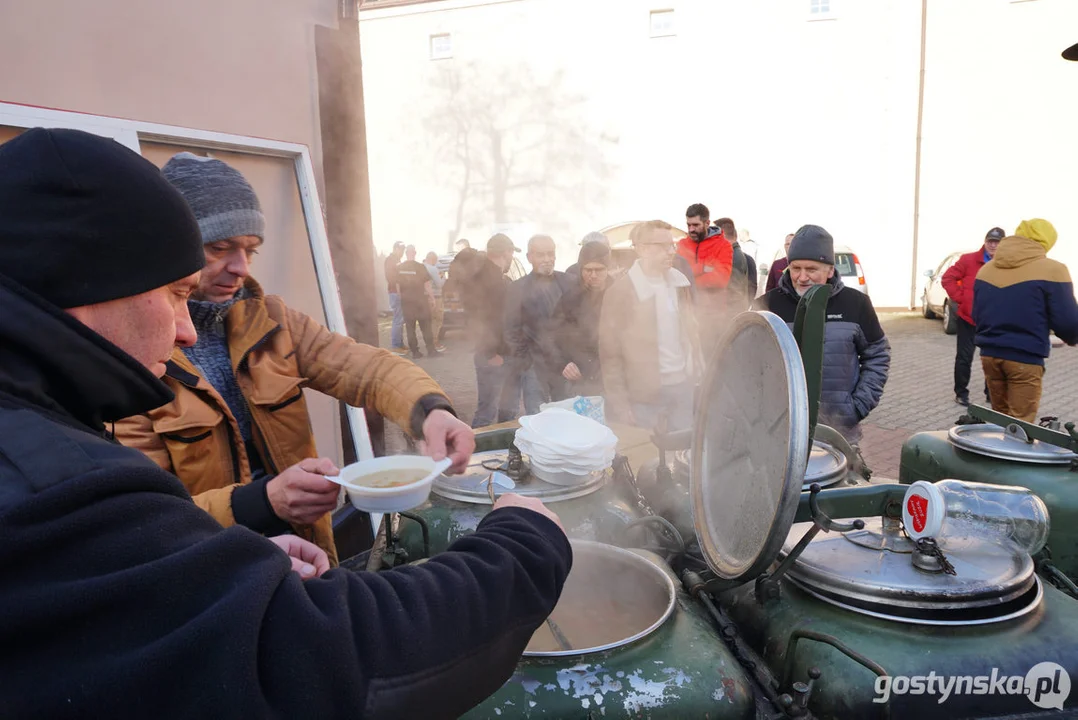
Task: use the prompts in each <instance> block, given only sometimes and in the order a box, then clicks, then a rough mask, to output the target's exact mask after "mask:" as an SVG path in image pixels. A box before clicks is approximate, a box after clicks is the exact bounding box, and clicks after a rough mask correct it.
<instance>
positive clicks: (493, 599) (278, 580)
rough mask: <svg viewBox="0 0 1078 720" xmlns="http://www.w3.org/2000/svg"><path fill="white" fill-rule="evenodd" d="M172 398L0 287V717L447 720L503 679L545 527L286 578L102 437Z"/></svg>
mask: <svg viewBox="0 0 1078 720" xmlns="http://www.w3.org/2000/svg"><path fill="white" fill-rule="evenodd" d="M169 396H170V393H169V391H168V390H167V388H166V387H165V386H164V385H163V384H162V383H160V382H159V381H158V380H157V379H156V378H154V377H153V376H152V375H151V374H150V373H148V372H147V371H146V370H144V369H143V368H142V367H141V366H140V365H138V364H137V363H136V362H135V361H134V360H133V359H132V358H131V357H129V356H127V355H126V354H124V353H123V352H121V351H120V350H119V349H117V348H116V347H115V346H113V345H111V344H110V343H108V342H107V341H105V340H104V339H103V338H101V337H100V336H98V335H96V334H95V333H93V332H91V331H90V330H88V329H87V328H85V327H84V326H82V325H81V324H79V323H78V322H76V321H75V320H73V319H72V318H70V317H69V316H67V315H66V314H64V313H62V312H60V311H59V310H57V309H56V308H54V307H52V306H51V305H48V304H47V303H45V302H44V301H42V300H41V299H40V298H38V297H36V296H34V295H32V294H30V293H28V292H27V291H25V290H23V289H21V288H19V287H18V286H16V285H15V284H14V283H12V282H10V281H9V280H6V279H4V278H3V277H2V276H0V578H3V580H2V582H0V647H2V648H3V651H2V652H0V715H2V716H3V717H4V718H155V719H156V720H160V719H161V718H170V717H175V718H211V717H212V718H222V719H223V718H262V717H312V718H314V717H317V718H336V717H341V718H344V717H348V718H450V717H456V716H458V715H460V714H461V713H463V712H464V711H466V710H467V709H468V708H470V707H472V706H473V705H475V704H476V703H478V702H480V701H481V700H482V699H483V698H485V697H486V696H487V695H489V694H490V693H492V692H493V691H495V690H496V689H497V688H498V687H499V686H500V685H501V684H502V683H503V682H504V681H505V680H507V679H508V678H509V676H510V675H511V673H512V671H513V668H514V667H515V664H516V662H517V659H518V657H519V655H520V653H521V652H522V651H523V649H524V647H525V645H526V643H527V641H528V639H529V637H530V636H531V634H532V632H533V631H534V630H535V629H536V628H537V627H538V626H539V624H540V623H542V621H543V619H544V618H545V617H546V616H547V614H548V613H549V612H550V611H551V609H552V608H553V607H554V604H555V603H556V601H557V598H558V596H559V594H560V592H561V587H562V584H563V582H564V580H565V577H566V575H567V574H568V572H569V568H570V565H571V562H572V559H571V550H570V547H569V544H568V541H567V540H566V539H565V537H564V535H563V534H562V533H561V532H560V531H559V530H558V529H557V527H556V526H555V525H554V524H553V523H552V522H550V521H549V520H547V519H546V518H544V517H542V516H540V515H538V514H537V513H533V512H530V511H527V510H521V509H502V510H498V511H496V512H493V513H491V514H490V515H488V516H487V518H486V519H485V520H484V521H483V522H482V523H481V524H480V525H479V528H478V529H477V531H476V532H475V533H474V534H472V535H469V536H467V537H465V538H463V539H461V540H459V541H458V542H456V543H454V545H453V546H452V547H451V548H450V550H449V551H448V552H446V553H443V554H442V555H440V556H438V557H436V558H434V559H433V560H431V561H430V562H428V563H426V564H425V565H422V566H420V567H406V568H400V569H397V570H392V571H389V572H383V573H351V572H348V571H346V570H341V569H337V570H332V571H330V572H328V573H326V574H325V575H324V576H323V577H322V578H320V579H317V580H309V581H307V582H302V581H300V579H299V576H298V575H296V574H295V573H292V572H291V571H290V565H289V561H288V558H287V557H286V556H285V554H284V553H283V552H281V551H280V550H279V549H278V548H277V547H276V546H275V545H273V544H272V543H270V542H269V541H268V540H266V539H264V538H262V537H260V536H258V535H257V534H255V533H253V532H251V531H250V530H247V529H245V528H242V527H239V526H235V527H230V528H228V529H227V530H226V529H222V528H221V526H220V525H218V524H217V522H216V521H214V520H213V519H212V518H211V517H210V516H209V515H208V514H206V513H204V512H202V511H201V510H199V509H198V508H197V507H196V506H195V505H194V503H192V502H191V499H190V497H189V496H188V494H187V492H186V491H185V490H184V488H183V486H182V485H181V484H180V482H179V481H178V480H177V479H176V478H175V477H173V476H172V475H170V474H169V473H167V472H164V471H163V470H161V469H159V468H158V467H157V466H156V465H154V464H153V463H152V462H150V461H149V460H147V459H146V458H145V457H143V456H142V454H141V453H139V452H138V451H136V450H130V449H127V448H124V447H122V446H120V445H119V444H117V443H115V442H114V441H113V440H112V439H111V437H110V436H109V435H108V433H107V432H106V429H105V427H106V424H107V423H108V422H110V421H113V420H114V419H117V418H122V417H125V416H127V415H131V414H134V413H140V412H144V411H146V410H148V409H150V408H152V407H155V406H157V405H160V404H163V403H164V402H166V401H167V400H168V399H169Z"/></svg>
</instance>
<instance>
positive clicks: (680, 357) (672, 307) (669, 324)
mask: <svg viewBox="0 0 1078 720" xmlns="http://www.w3.org/2000/svg"><path fill="white" fill-rule="evenodd" d="M647 279H648V282H649V283H651V286H652V287H653V288H654V289H655V318H656V320H657V321H658V326H659V327H658V338H659V374H660V376H661V377H662V384H663V385H670V384H673V383H677V382H681V381H682V380H684V376H685V373H686V371H687V366H686V358H685V345H684V343H682V339H681V320H680V319H679V317H678V298H677V288H675V287H673V286H672V285H670V284H669V283H667V282H666V276H665V275H660V276H659V277H648V278H647Z"/></svg>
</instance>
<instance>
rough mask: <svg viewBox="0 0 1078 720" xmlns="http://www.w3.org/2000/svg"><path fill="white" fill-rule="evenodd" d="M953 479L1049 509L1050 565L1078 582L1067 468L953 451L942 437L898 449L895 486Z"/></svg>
mask: <svg viewBox="0 0 1078 720" xmlns="http://www.w3.org/2000/svg"><path fill="white" fill-rule="evenodd" d="M945 479H954V480H967V481H970V482H983V483H991V484H993V485H1017V486H1021V487H1026V488H1029V489H1030V490H1032V491H1033V492H1034V493H1035V494H1036V495H1037V496H1038V497H1040V499H1041V500H1043V501H1044V504H1045V505H1047V506H1048V512H1049V515H1050V520H1051V525H1050V532H1049V535H1048V548H1049V550H1050V553H1051V560H1052V564H1053V565H1055V566H1056V567H1057V568H1058V569H1059V570H1060V571H1062V572H1063V573H1065V574H1066V575H1067V576H1068V577H1070V578H1072V579H1078V473H1075V472H1073V471H1072V470H1071V468H1070V465H1047V464H1031V463H1023V462H1017V461H1013V460H1006V459H1001V458H994V457H987V456H985V455H981V454H976V453H973V452H970V451H967V450H962V449H959V448H957V447H955V446H954V444H953V443H952V442H951V440H950V438H949V436H948V433H947V432H922V433H917V434H916V435H914V436H912V437H910V438H909V439H908V440H907V441H906V442H905V443H904V444H903V445H902V457H901V464H900V465H899V471H898V480H899V482H900V483H903V484H907V485H908V484H912V483H914V482H917V481H918V480H924V481H927V482H936V481H937V480H945Z"/></svg>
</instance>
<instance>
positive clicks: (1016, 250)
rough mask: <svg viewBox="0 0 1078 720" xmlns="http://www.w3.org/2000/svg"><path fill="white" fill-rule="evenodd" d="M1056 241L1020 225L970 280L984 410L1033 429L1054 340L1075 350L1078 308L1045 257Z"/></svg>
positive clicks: (1063, 276)
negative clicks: (987, 398) (986, 397)
mask: <svg viewBox="0 0 1078 720" xmlns="http://www.w3.org/2000/svg"><path fill="white" fill-rule="evenodd" d="M1057 237H1058V234H1057V233H1056V229H1055V228H1054V227H1053V226H1052V223H1050V222H1048V221H1047V220H1042V219H1040V218H1036V219H1033V220H1023V221H1022V223H1021V224H1020V225H1019V226H1018V228H1017V229H1016V230H1015V231H1014V235H1012V236H1010V237H1006V238H1003V240H1002V241H1001V242H1000V244H999V248H998V249H997V250H996V254H995V257H993V258H992V259H991V260H990V261H989V262H987V263H986V264H985V266H984V267H983V268H981V269H980V271H979V272H978V273H977V279H976V281H975V283H974V286H973V320H974V323H975V324H976V326H977V335H976V340H975V342H976V344H977V347H979V348H980V349H981V365H982V367H983V368H984V377H985V380H986V381H987V382H988V392H989V394H990V395H991V398H992V409H993V410H996V411H997V412H1001V413H1003V414H1004V415H1010V416H1011V417H1015V418H1018V419H1020V420H1025V421H1026V422H1036V420H1037V407H1038V406H1039V405H1040V400H1041V381H1042V378H1043V377H1044V359H1045V358H1046V357H1048V352H1049V350H1050V348H1051V345H1050V343H1049V339H1048V336H1049V333H1050V332H1054V333H1055V334H1056V336H1058V337H1059V338H1060V339H1061V340H1063V341H1064V342H1065V343H1067V344H1068V345H1074V344H1076V343H1078V303H1075V300H1074V286H1073V284H1072V283H1071V277H1070V273H1069V272H1068V271H1067V266H1066V265H1064V264H1063V263H1060V262H1056V261H1055V260H1049V259H1048V257H1047V253H1048V251H1049V250H1051V249H1052V247H1053V246H1054V245H1055V244H1056V239H1057Z"/></svg>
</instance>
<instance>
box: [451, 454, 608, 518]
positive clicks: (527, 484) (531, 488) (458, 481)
mask: <svg viewBox="0 0 1078 720" xmlns="http://www.w3.org/2000/svg"><path fill="white" fill-rule="evenodd" d="M508 454H509V451H508V450H486V451H483V452H477V453H475V454H474V455H472V458H471V460H470V461H469V463H468V469H467V470H465V471H464V473H463V474H461V475H441V476H439V477H437V478H435V479H434V483H433V484H432V485H431V492H432V493H434V494H435V495H438V496H439V497H443V498H445V499H447V500H456V501H457V502H466V503H472V504H475V505H490V504H491V502H490V495H489V494H488V492H487V483H486V479H487V477H489V475H490V473H491V470H490V469H488V468H486V467H484V466H483V462H484V461H489V460H494V459H501V460H505V459H506V458H507V456H508ZM523 457H525V458H527V456H526V455H525V456H523ZM587 478H588V479H587V480H586V481H585V482H584V483H582V484H580V485H553V484H551V483H547V482H543V481H542V480H539V479H538V478H536V477H534V476H531V475H529V476H528V477H527V478H526V479H521V480H520V481H519V482H517V483H516V486H515V487H514V488H512V492H514V493H517V494H518V495H524V496H528V497H537V498H539V499H540V500H542V501H543V502H561V501H564V500H574V499H576V498H580V497H584V496H585V495H590V494H591V493H593V492H595V491H596V490H598V489H599V488H601V487H602V486H603V485H604V484H605V482H606V478H607V473H606V471H605V470H604V471H599V472H595V473H592V474H591V475H588V476H587ZM508 491H509V490H508V489H502V488H499V489H498V493H499V494H501V493H502V492H508Z"/></svg>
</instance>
